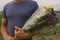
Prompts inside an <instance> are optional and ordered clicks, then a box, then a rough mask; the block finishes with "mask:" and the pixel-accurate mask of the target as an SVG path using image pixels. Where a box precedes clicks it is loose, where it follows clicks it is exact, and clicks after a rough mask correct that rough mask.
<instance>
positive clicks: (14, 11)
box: [3, 1, 38, 36]
mask: <svg viewBox="0 0 60 40" xmlns="http://www.w3.org/2000/svg"><path fill="white" fill-rule="evenodd" d="M37 8H38V5H37V3H36V2H35V1H23V2H14V1H12V2H10V3H8V4H7V5H5V7H4V9H3V18H5V19H7V21H8V34H9V35H11V36H14V29H15V26H19V27H20V28H22V27H23V25H24V24H25V22H26V21H27V19H28V18H29V17H30V16H31V15H32V14H33V12H34V11H35V10H36V9H37Z"/></svg>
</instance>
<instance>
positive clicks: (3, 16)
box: [2, 6, 7, 19]
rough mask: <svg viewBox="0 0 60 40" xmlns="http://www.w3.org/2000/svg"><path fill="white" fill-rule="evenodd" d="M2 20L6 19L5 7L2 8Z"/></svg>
mask: <svg viewBox="0 0 60 40" xmlns="http://www.w3.org/2000/svg"><path fill="white" fill-rule="evenodd" d="M2 18H5V19H7V17H6V6H4V8H3V14H2Z"/></svg>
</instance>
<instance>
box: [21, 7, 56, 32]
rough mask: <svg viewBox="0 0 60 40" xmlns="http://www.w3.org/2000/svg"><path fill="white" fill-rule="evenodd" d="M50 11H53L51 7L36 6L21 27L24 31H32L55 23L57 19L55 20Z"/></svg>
mask: <svg viewBox="0 0 60 40" xmlns="http://www.w3.org/2000/svg"><path fill="white" fill-rule="evenodd" d="M52 11H53V8H52V7H42V8H38V9H37V10H36V11H35V12H34V13H33V14H32V16H31V17H30V18H29V19H28V20H27V21H26V23H25V24H24V26H23V28H22V29H23V30H24V31H25V32H33V31H35V30H37V29H39V28H41V27H45V26H48V25H52V24H56V23H57V20H56V17H55V14H53V13H52ZM53 19H54V20H55V21H54V20H53ZM49 21H51V22H49ZM53 21H54V23H53Z"/></svg>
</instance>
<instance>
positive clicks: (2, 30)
mask: <svg viewBox="0 0 60 40" xmlns="http://www.w3.org/2000/svg"><path fill="white" fill-rule="evenodd" d="M1 34H2V36H3V38H5V37H7V36H8V33H7V28H6V27H4V26H1Z"/></svg>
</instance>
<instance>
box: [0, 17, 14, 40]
mask: <svg viewBox="0 0 60 40" xmlns="http://www.w3.org/2000/svg"><path fill="white" fill-rule="evenodd" d="M1 34H2V36H3V39H4V40H13V37H11V36H9V35H8V33H7V20H6V19H5V18H2V23H1Z"/></svg>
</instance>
